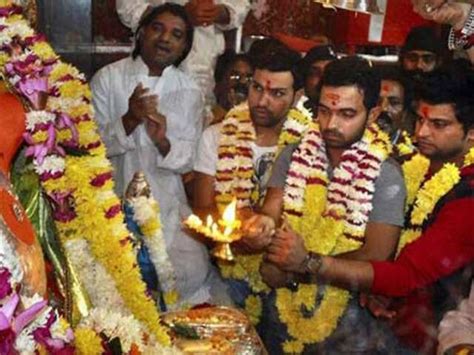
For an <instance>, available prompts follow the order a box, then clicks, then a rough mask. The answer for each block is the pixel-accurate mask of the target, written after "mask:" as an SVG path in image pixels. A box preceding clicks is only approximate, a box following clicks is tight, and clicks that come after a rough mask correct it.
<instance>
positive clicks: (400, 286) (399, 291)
mask: <svg viewBox="0 0 474 355" xmlns="http://www.w3.org/2000/svg"><path fill="white" fill-rule="evenodd" d="M473 261H474V198H472V197H466V198H461V199H457V200H454V201H450V202H448V203H447V204H446V205H445V206H444V207H443V208H442V209H441V211H440V212H439V214H438V215H437V216H436V219H435V221H434V222H433V223H432V224H431V225H430V226H429V227H428V228H427V229H426V231H425V232H424V233H423V235H422V236H421V237H420V238H419V239H418V240H417V241H416V242H414V243H411V244H409V245H407V246H406V248H405V249H404V250H403V251H402V253H401V254H400V256H399V257H398V259H397V260H396V261H393V262H389V261H380V262H378V261H374V262H372V267H373V268H374V281H373V284H372V292H373V293H377V294H383V295H386V296H407V295H408V294H409V293H410V292H411V291H413V290H415V289H416V288H419V287H423V286H426V285H429V284H431V283H433V282H435V281H436V280H438V279H440V278H442V277H444V276H447V275H450V274H452V273H453V272H455V271H456V270H459V269H461V268H462V267H464V266H466V265H467V264H469V263H471V262H473Z"/></svg>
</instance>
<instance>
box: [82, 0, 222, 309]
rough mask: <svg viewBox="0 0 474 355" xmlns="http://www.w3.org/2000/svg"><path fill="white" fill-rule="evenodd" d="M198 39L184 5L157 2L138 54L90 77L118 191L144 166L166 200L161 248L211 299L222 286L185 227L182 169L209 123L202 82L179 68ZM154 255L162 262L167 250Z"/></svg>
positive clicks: (188, 300) (192, 294) (181, 278)
mask: <svg viewBox="0 0 474 355" xmlns="http://www.w3.org/2000/svg"><path fill="white" fill-rule="evenodd" d="M192 43H193V26H192V24H191V21H190V19H189V18H188V16H187V14H186V11H185V9H184V8H183V7H182V6H180V5H177V4H164V5H161V6H158V7H156V8H154V9H152V10H151V11H150V12H149V13H148V14H147V15H146V16H145V17H144V18H143V19H142V20H141V22H140V25H139V26H138V29H137V45H136V48H135V50H134V52H133V54H132V57H129V58H125V59H122V60H120V61H118V62H115V63H112V64H110V65H108V66H106V67H104V68H102V69H101V70H100V71H99V72H98V73H97V74H96V75H95V76H94V78H93V79H92V82H91V87H92V90H93V103H94V107H95V110H96V118H97V121H98V124H99V129H100V131H101V135H102V138H103V140H104V142H105V144H106V147H107V153H108V157H109V158H110V159H111V161H112V163H113V165H114V168H115V176H114V177H115V182H116V191H117V193H118V194H119V196H123V194H124V192H125V191H124V190H125V188H126V185H127V184H128V183H129V182H130V181H131V180H132V177H133V175H134V174H135V173H136V172H137V171H142V172H143V173H144V175H145V177H146V179H147V181H148V182H149V184H150V186H151V190H152V194H153V197H154V198H155V199H156V200H157V201H158V203H159V205H160V213H161V221H162V229H163V235H164V239H165V242H166V246H167V250H163V251H162V252H163V253H166V252H167V253H168V254H169V255H166V254H165V255H162V256H161V258H163V257H167V256H169V258H170V261H171V263H172V264H173V267H174V272H175V274H176V275H174V276H176V278H177V288H178V290H177V291H178V294H179V296H180V302H181V303H185V304H197V303H202V302H212V300H213V297H214V296H216V297H217V298H220V296H221V294H222V292H221V291H220V290H221V289H222V288H223V286H222V285H220V280H219V276H218V274H217V273H216V271H215V270H214V269H213V268H212V266H211V265H210V263H209V258H208V254H207V250H206V249H205V247H204V246H203V245H201V244H200V243H198V242H197V241H195V240H194V239H192V238H191V237H189V236H187V235H186V234H185V233H184V231H183V230H182V228H181V220H182V218H183V217H185V215H186V214H187V213H190V210H189V207H188V205H187V200H186V195H185V192H184V187H183V183H182V180H181V174H182V173H185V172H188V171H190V170H191V168H192V164H193V161H194V152H195V149H196V146H197V142H198V138H199V135H200V133H201V127H202V122H201V111H202V107H203V102H202V96H201V93H200V91H199V88H198V87H197V85H196V84H195V83H194V81H193V80H191V78H190V77H189V76H188V75H187V74H185V73H183V72H182V71H181V70H180V69H178V68H177V65H179V63H181V62H182V61H183V60H184V58H186V56H187V55H188V53H189V51H190V50H191V47H192ZM155 259H156V260H157V262H156V263H158V262H159V259H160V257H158V258H155ZM156 263H155V264H156ZM217 295H219V296H217ZM222 297H224V298H226V295H225V294H222Z"/></svg>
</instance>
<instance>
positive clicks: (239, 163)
mask: <svg viewBox="0 0 474 355" xmlns="http://www.w3.org/2000/svg"><path fill="white" fill-rule="evenodd" d="M306 100H307V99H306V98H303V99H301V100H300V101H299V102H298V103H297V105H296V108H292V109H291V110H290V111H289V113H288V118H287V119H286V121H285V123H284V125H283V128H282V130H281V133H280V136H279V138H278V144H277V153H276V154H275V155H274V156H275V157H276V156H277V155H278V154H279V152H281V150H282V149H283V148H284V147H286V146H287V145H288V144H292V143H296V142H298V141H299V140H300V139H301V137H302V135H303V133H304V132H305V131H306V129H307V127H308V126H309V124H310V123H311V121H312V115H311V113H310V112H309V111H308V110H307V109H306V108H305V107H304V103H305V101H306ZM255 139H256V136H255V128H254V126H253V123H252V120H251V118H250V112H249V108H248V105H247V104H242V105H239V106H237V107H235V108H233V109H232V110H231V111H230V112H229V113H228V114H227V115H226V117H225V118H224V121H223V123H222V129H221V138H220V141H219V149H218V163H217V171H216V203H217V205H218V208H219V209H220V210H222V208H223V207H225V206H226V205H227V204H228V203H230V202H231V201H232V198H233V197H234V196H235V197H237V201H238V206H239V207H253V206H255V204H256V203H258V201H259V200H261V197H262V196H258V191H257V189H256V188H255V186H254V183H253V181H252V176H253V173H254V169H253V161H252V157H253V153H252V149H251V146H250V144H251V142H254V141H255ZM261 263H262V256H261V255H260V254H257V255H237V256H236V259H235V262H234V263H232V264H228V263H219V267H220V270H221V274H222V276H223V277H225V278H232V279H236V280H245V281H246V282H247V283H248V284H249V286H250V288H251V289H252V292H253V293H255V294H258V293H260V292H267V291H268V290H269V289H268V287H267V286H266V285H265V283H264V282H263V280H262V278H261V276H260V272H259V269H260V264H261ZM259 302H260V300H259V298H258V297H257V296H255V295H253V296H252V299H251V300H248V301H247V302H246V304H247V305H248V306H249V307H246V310H247V314H249V316H250V317H251V319H252V320H253V321H256V320H257V319H259V318H260V312H261V304H258V303H259Z"/></svg>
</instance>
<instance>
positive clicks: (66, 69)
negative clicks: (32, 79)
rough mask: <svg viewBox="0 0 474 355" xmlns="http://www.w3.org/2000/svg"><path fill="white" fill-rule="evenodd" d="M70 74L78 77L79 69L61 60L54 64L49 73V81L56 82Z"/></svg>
mask: <svg viewBox="0 0 474 355" xmlns="http://www.w3.org/2000/svg"><path fill="white" fill-rule="evenodd" d="M68 75H70V76H72V77H77V76H78V75H79V70H77V69H76V68H75V67H73V66H72V65H71V64H67V63H64V62H59V63H57V64H56V65H54V67H53V70H52V71H51V73H50V74H49V77H48V81H49V83H50V84H54V83H55V82H57V81H58V80H59V79H61V78H64V77H65V76H68Z"/></svg>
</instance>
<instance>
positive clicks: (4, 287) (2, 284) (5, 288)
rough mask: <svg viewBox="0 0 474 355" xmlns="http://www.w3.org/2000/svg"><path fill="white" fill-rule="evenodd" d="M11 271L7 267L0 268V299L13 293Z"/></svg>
mask: <svg viewBox="0 0 474 355" xmlns="http://www.w3.org/2000/svg"><path fill="white" fill-rule="evenodd" d="M11 276H12V275H11V273H10V271H8V270H7V269H5V268H1V269H0V299H3V298H5V297H7V296H8V295H9V294H11V293H12V291H13V290H12V285H11V284H10V277H11Z"/></svg>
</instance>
